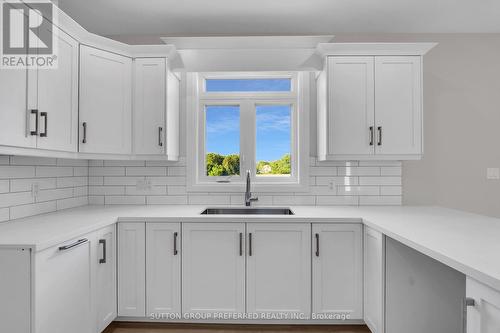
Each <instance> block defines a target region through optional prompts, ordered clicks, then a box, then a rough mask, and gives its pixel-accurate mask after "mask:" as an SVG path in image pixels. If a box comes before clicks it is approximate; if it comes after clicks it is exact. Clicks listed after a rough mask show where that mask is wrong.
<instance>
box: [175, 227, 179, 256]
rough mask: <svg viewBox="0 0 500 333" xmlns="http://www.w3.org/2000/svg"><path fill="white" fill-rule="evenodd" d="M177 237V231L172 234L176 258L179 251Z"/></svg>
mask: <svg viewBox="0 0 500 333" xmlns="http://www.w3.org/2000/svg"><path fill="white" fill-rule="evenodd" d="M177 235H178V233H177V231H176V232H174V256H176V255H177V253H179V251H177Z"/></svg>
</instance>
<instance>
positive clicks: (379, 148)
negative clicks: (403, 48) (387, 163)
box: [375, 56, 422, 155]
mask: <svg viewBox="0 0 500 333" xmlns="http://www.w3.org/2000/svg"><path fill="white" fill-rule="evenodd" d="M421 77H422V68H421V57H420V56H403V57H398V56H387V57H375V124H376V125H375V126H376V145H375V147H376V148H375V149H376V150H375V153H376V154H379V155H398V154H410V155H411V154H422V80H421Z"/></svg>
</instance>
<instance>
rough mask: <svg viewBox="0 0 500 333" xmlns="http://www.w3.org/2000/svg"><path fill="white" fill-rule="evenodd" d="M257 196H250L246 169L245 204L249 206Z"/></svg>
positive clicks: (248, 176)
mask: <svg viewBox="0 0 500 333" xmlns="http://www.w3.org/2000/svg"><path fill="white" fill-rule="evenodd" d="M257 200H259V198H257V197H252V192H250V170H247V188H246V190H245V206H247V207H249V206H250V205H251V204H252V201H257Z"/></svg>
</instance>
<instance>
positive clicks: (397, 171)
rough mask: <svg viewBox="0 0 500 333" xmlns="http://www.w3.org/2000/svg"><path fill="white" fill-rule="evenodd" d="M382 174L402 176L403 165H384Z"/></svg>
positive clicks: (381, 169) (381, 170)
mask: <svg viewBox="0 0 500 333" xmlns="http://www.w3.org/2000/svg"><path fill="white" fill-rule="evenodd" d="M380 174H381V175H382V176H401V174H402V169H401V167H400V166H399V167H382V168H380Z"/></svg>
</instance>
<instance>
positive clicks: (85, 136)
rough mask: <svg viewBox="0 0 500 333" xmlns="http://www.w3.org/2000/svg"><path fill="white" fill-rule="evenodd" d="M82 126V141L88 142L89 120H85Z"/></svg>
mask: <svg viewBox="0 0 500 333" xmlns="http://www.w3.org/2000/svg"><path fill="white" fill-rule="evenodd" d="M82 127H83V139H82V143H87V122H85V121H84V122H83V123H82Z"/></svg>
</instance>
